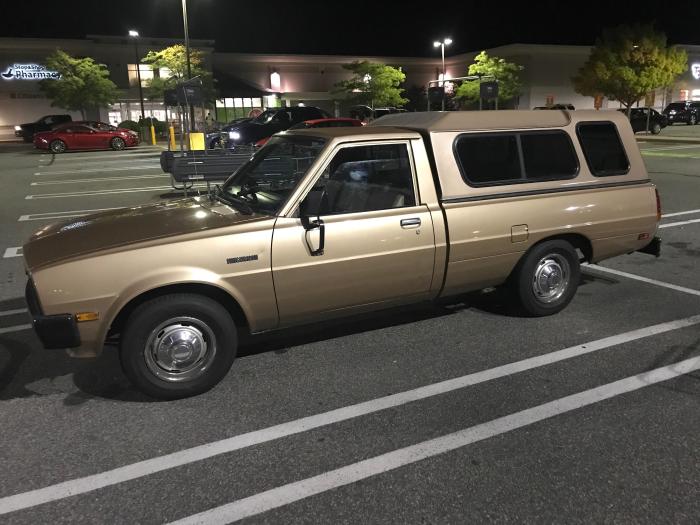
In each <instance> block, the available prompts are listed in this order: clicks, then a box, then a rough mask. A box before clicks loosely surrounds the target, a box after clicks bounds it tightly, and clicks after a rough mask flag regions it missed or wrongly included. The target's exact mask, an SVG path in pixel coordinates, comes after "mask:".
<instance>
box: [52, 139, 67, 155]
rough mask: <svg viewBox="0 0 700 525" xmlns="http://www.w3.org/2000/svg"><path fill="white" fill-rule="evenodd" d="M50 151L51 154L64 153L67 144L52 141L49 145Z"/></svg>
mask: <svg viewBox="0 0 700 525" xmlns="http://www.w3.org/2000/svg"><path fill="white" fill-rule="evenodd" d="M49 149H50V150H51V153H63V152H64V151H66V149H67V148H66V143H65V142H63V141H62V140H59V139H56V140H52V141H51V143H50V144H49Z"/></svg>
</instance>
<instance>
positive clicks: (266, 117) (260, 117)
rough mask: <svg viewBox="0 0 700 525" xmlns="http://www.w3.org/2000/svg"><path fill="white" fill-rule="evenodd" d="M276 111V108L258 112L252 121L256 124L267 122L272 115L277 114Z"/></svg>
mask: <svg viewBox="0 0 700 525" xmlns="http://www.w3.org/2000/svg"><path fill="white" fill-rule="evenodd" d="M277 111H278V110H277V109H268V110H266V111H263V112H262V113H260V115H258V116H257V117H255V118H254V119H253V122H255V123H256V124H267V123H268V122H270V121H271V120H272V119H273V118H274V116H275V115H276V114H277Z"/></svg>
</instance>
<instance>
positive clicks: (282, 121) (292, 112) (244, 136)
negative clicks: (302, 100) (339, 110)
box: [224, 106, 331, 148]
mask: <svg viewBox="0 0 700 525" xmlns="http://www.w3.org/2000/svg"><path fill="white" fill-rule="evenodd" d="M323 118H331V115H329V114H328V113H327V112H325V111H324V110H322V109H320V108H317V107H314V106H295V107H290V108H274V109H267V110H265V111H263V112H262V113H261V114H260V115H259V116H257V117H255V118H254V119H251V120H248V121H247V122H242V123H240V124H236V125H234V126H230V127H228V129H227V130H226V132H227V135H228V136H227V137H225V141H226V142H225V144H224V147H225V148H233V147H235V146H238V145H248V144H255V143H256V142H257V141H259V140H260V139H264V138H265V137H270V136H272V135H274V134H275V133H278V132H280V131H285V130H287V129H289V128H291V127H292V126H294V125H295V124H298V123H300V122H303V121H305V120H314V119H323Z"/></svg>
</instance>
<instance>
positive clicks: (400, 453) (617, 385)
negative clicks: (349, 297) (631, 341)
mask: <svg viewBox="0 0 700 525" xmlns="http://www.w3.org/2000/svg"><path fill="white" fill-rule="evenodd" d="M696 370H700V357H693V358H691V359H686V360H685V361H681V362H678V363H674V364H672V365H668V366H663V367H661V368H656V369H654V370H651V371H649V372H644V373H642V374H638V375H636V376H631V377H627V378H625V379H620V380H619V381H615V382H613V383H608V384H605V385H601V386H599V387H596V388H591V389H590V390H585V391H583V392H579V393H577V394H573V395H570V396H566V397H562V398H560V399H556V400H554V401H550V402H549V403H544V404H542V405H538V406H534V407H532V408H527V409H525V410H521V411H520V412H515V413H513V414H509V415H507V416H503V417H499V418H498V419H494V420H492V421H487V422H486V423H481V424H480V425H475V426H473V427H469V428H465V429H463V430H459V431H457V432H453V433H451V434H447V435H445V436H441V437H438V438H434V439H430V440H428V441H423V442H422V443H417V444H415V445H411V446H408V447H404V448H400V449H398V450H394V451H392V452H387V453H386V454H381V455H379V456H375V457H373V458H369V459H365V460H364V461H358V462H357V463H353V464H351V465H346V466H344V467H341V468H338V469H335V470H331V471H328V472H324V473H322V474H319V475H317V476H313V477H311V478H307V479H302V480H300V481H296V482H294V483H289V484H287V485H282V486H280V487H276V488H274V489H271V490H267V491H265V492H260V493H258V494H255V495H253V496H249V497H247V498H244V499H240V500H238V501H234V502H233V503H229V504H227V505H222V506H220V507H216V508H213V509H210V510H207V511H204V512H200V513H199V514H195V515H193V516H189V517H187V518H183V519H180V520H177V521H174V522H171V524H170V525H190V524H200V525H202V524H203V525H215V524H225V523H231V522H234V521H238V520H241V519H243V518H248V517H250V516H256V515H258V514H262V513H263V512H267V511H269V510H272V509H276V508H279V507H283V506H285V505H289V504H290V503H293V502H295V501H300V500H302V499H305V498H308V497H310V496H314V495H316V494H321V493H323V492H327V491H329V490H333V489H336V488H338V487H342V486H345V485H350V484H352V483H356V482H357V481H360V480H363V479H367V478H370V477H373V476H377V475H379V474H383V473H385V472H389V471H391V470H396V469H398V468H401V467H405V466H406V465H411V464H413V463H417V462H418V461H422V460H424V459H428V458H432V457H435V456H438V455H441V454H445V453H446V452H450V451H453V450H457V449H460V448H463V447H465V446H467V445H471V444H472V443H477V442H479V441H483V440H485V439H489V438H492V437H495V436H499V435H501V434H505V433H507V432H511V431H513V430H517V429H519V428H523V427H526V426H529V425H532V424H534V423H538V422H540V421H544V420H546V419H550V418H553V417H555V416H558V415H561V414H566V413H567V412H571V411H573V410H578V409H580V408H583V407H587V406H590V405H594V404H596V403H600V402H601V401H605V400H607V399H612V398H614V397H617V396H620V395H622V394H627V393H630V392H634V391H636V390H640V389H642V388H645V387H648V386H651V385H655V384H657V383H661V382H663V381H669V380H671V379H674V378H677V377H680V376H682V375H685V374H689V373H691V372H694V371H696Z"/></svg>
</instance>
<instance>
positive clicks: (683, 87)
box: [0, 35, 700, 137]
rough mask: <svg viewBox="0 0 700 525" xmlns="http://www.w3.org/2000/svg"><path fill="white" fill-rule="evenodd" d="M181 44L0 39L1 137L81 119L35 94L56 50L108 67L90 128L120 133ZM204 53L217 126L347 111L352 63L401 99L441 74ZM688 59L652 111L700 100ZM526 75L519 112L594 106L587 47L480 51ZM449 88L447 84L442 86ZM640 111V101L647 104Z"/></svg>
mask: <svg viewBox="0 0 700 525" xmlns="http://www.w3.org/2000/svg"><path fill="white" fill-rule="evenodd" d="M176 43H181V42H180V41H177V40H169V39H157V38H148V37H139V38H138V39H134V38H130V37H128V36H123V37H120V36H100V35H88V36H86V37H85V38H84V39H36V38H0V74H1V76H2V79H1V80H0V137H6V136H8V135H11V134H12V130H13V128H14V126H15V125H17V124H20V123H24V122H30V121H33V120H36V119H37V118H39V117H41V116H43V115H47V114H56V113H71V114H72V116H73V118H74V119H77V118H80V114H79V113H78V112H70V111H67V110H65V109H62V108H55V107H52V106H51V103H50V101H49V100H48V99H46V98H45V97H44V95H43V93H42V92H41V90H40V89H39V82H40V81H41V80H46V81H47V82H50V81H53V80H55V79H56V78H57V77H58V74H57V72H55V71H50V70H48V69H47V68H46V66H45V63H46V57H47V56H48V55H49V54H50V53H52V52H53V51H54V50H56V49H62V50H64V51H66V52H67V53H69V54H71V55H73V56H89V57H92V58H94V59H95V60H96V61H97V62H100V63H103V64H105V65H106V66H107V67H108V69H109V71H110V76H111V78H112V80H113V81H114V82H115V83H116V85H117V87H118V88H119V90H120V98H119V100H118V101H117V102H116V103H115V104H113V105H111V106H110V107H104V108H99V110H96V111H94V112H93V114H92V115H90V118H94V119H100V120H103V121H109V122H111V123H115V124H116V123H118V122H121V121H123V120H126V119H131V120H138V117H139V116H140V114H141V108H140V98H139V90H138V81H137V76H138V75H137V70H136V65H135V64H136V62H137V61H136V57H139V59H140V58H142V57H143V56H145V54H146V53H147V52H148V51H150V50H159V49H162V48H164V47H167V46H169V45H173V44H176ZM191 45H192V46H193V48H195V49H197V50H199V51H201V53H202V56H203V58H204V67H205V68H207V69H208V70H210V71H211V72H212V74H213V77H214V79H215V81H216V88H217V91H218V93H219V97H220V98H219V100H217V101H216V104H215V107H212V108H211V112H212V115H213V116H215V117H216V118H217V120H219V121H221V122H225V121H227V120H229V119H231V118H233V117H234V116H243V115H246V114H247V113H248V112H250V110H251V109H253V108H265V107H273V106H280V105H297V104H300V103H303V104H306V105H317V106H320V107H322V108H324V109H326V110H327V111H329V112H331V113H335V114H336V115H343V114H344V112H345V111H346V109H347V105H346V104H344V102H343V100H342V97H341V96H339V95H338V94H337V93H334V86H335V84H336V83H337V82H339V81H341V80H344V79H347V78H349V73H348V71H347V70H346V69H344V68H343V66H344V65H347V64H349V63H351V62H354V61H358V60H369V61H374V62H381V63H385V64H388V65H392V66H395V67H400V68H401V70H402V71H403V72H404V73H405V74H406V82H405V84H404V87H405V88H406V89H409V88H412V87H425V86H426V85H427V84H428V83H429V82H430V81H431V80H436V79H438V78H439V76H440V74H441V73H442V71H441V68H442V64H441V61H440V57H439V56H436V57H435V58H424V57H381V56H333V55H288V54H276V55H275V54H252V53H228V52H219V51H216V47H215V42H214V41H212V40H192V41H191ZM680 47H682V48H684V49H686V51H687V52H688V70H687V71H686V72H685V73H684V74H682V75H681V76H680V77H679V78H678V80H677V82H676V83H675V84H674V85H673V86H672V87H671V88H669V89H668V90H659V91H658V92H657V93H655V94H654V96H653V97H652V100H650V101H649V102H651V105H653V106H654V107H656V108H657V109H661V108H663V107H664V106H665V104H667V103H668V102H671V101H677V100H689V99H693V100H700V46H696V45H683V46H680ZM486 51H487V52H488V53H489V54H490V55H496V56H499V57H501V58H505V59H506V60H509V61H512V62H515V63H518V64H520V65H522V66H523V68H524V69H523V71H522V80H523V91H522V94H521V95H520V97H519V99H518V100H517V101H515V103H514V104H515V105H516V106H517V107H518V108H520V109H530V108H532V107H535V106H546V105H551V104H559V103H565V104H573V105H574V106H575V107H576V108H579V109H584V108H593V107H594V99H593V98H592V97H584V96H582V95H579V94H577V93H576V92H575V91H574V89H573V85H572V82H571V77H573V76H574V75H575V74H576V72H577V71H578V69H579V68H580V67H581V66H582V65H583V63H584V62H585V61H586V59H587V57H588V55H589V53H590V47H589V46H560V45H533V44H509V45H505V46H500V47H497V48H492V49H487V50H486ZM477 53H478V51H475V52H472V53H465V54H460V55H454V56H450V57H446V59H445V71H446V75H445V78H446V79H447V80H449V79H451V78H456V77H461V76H464V75H466V73H467V67H468V65H469V64H470V63H472V61H473V59H474V57H475V56H476V54H477ZM140 73H141V80H142V83H143V84H145V83H146V82H147V81H148V79H150V78H153V76H158V75H163V74H167V72H166V71H157V70H156V71H154V70H153V69H152V68H151V67H150V66H146V65H141V66H140ZM448 86H449V84H448ZM643 102H644V101H642V103H643ZM601 107H602V108H618V107H620V106H619V103H617V102H614V101H608V100H605V99H604V100H602V101H601ZM144 110H145V114H146V116H154V117H156V118H158V119H159V120H164V119H165V118H166V116H167V112H166V107H165V106H164V104H163V102H162V101H160V100H145V101H144Z"/></svg>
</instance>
